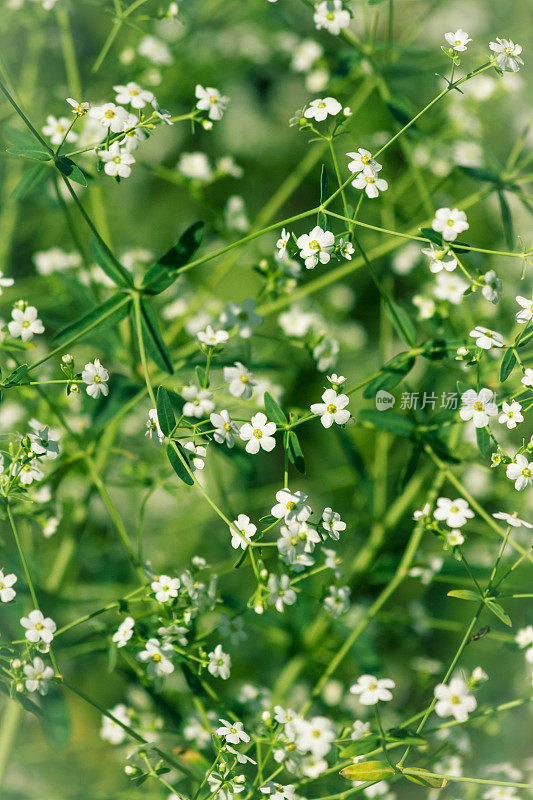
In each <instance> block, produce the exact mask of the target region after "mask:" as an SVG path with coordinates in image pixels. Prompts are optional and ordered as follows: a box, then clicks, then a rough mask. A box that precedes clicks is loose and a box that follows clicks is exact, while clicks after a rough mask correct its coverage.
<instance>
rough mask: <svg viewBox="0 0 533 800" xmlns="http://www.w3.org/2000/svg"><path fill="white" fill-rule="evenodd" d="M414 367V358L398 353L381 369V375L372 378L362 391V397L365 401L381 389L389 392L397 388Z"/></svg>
mask: <svg viewBox="0 0 533 800" xmlns="http://www.w3.org/2000/svg"><path fill="white" fill-rule="evenodd" d="M414 365H415V359H414V358H406V355H405V353H399V354H398V355H397V356H395V357H394V358H392V359H391V360H390V361H388V362H387V363H386V364H384V366H383V367H382V368H381V374H380V375H378V377H377V378H374V380H373V381H371V382H370V383H369V384H368V385H367V386H365V389H364V391H363V397H365V398H366V399H368V398H370V397H375V395H376V393H377V392H379V391H380V389H381V390H383V389H385V390H386V391H390V390H391V389H394V387H395V386H397V385H398V384H399V383H400V381H402V380H403V378H405V376H406V375H407V374H408V373H409V372H410V371H411V369H412V368H413V367H414Z"/></svg>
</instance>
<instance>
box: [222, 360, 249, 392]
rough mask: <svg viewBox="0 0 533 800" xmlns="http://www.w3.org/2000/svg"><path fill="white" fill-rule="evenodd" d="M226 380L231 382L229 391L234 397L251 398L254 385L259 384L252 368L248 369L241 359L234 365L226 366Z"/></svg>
mask: <svg viewBox="0 0 533 800" xmlns="http://www.w3.org/2000/svg"><path fill="white" fill-rule="evenodd" d="M224 380H225V381H226V383H229V387H228V391H229V393H230V394H231V395H232V396H233V397H240V398H242V400H249V399H250V397H251V396H252V392H253V387H254V386H256V385H257V381H255V380H254V377H253V375H252V373H251V372H250V370H248V369H246V367H245V366H244V364H241V362H240V361H236V362H235V364H234V366H233V367H224Z"/></svg>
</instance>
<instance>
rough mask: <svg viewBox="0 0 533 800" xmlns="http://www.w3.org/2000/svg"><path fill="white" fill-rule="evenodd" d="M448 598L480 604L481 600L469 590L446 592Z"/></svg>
mask: <svg viewBox="0 0 533 800" xmlns="http://www.w3.org/2000/svg"><path fill="white" fill-rule="evenodd" d="M448 597H457V598H458V599H459V600H475V601H476V603H479V602H481V600H482V599H483V598H482V597H480V596H479V594H477V593H476V592H471V591H470V590H469V589H452V590H451V591H450V592H448Z"/></svg>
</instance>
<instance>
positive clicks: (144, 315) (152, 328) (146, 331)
mask: <svg viewBox="0 0 533 800" xmlns="http://www.w3.org/2000/svg"><path fill="white" fill-rule="evenodd" d="M141 324H142V331H143V340H144V345H145V347H146V350H147V351H148V354H149V355H150V357H151V358H152V360H153V361H154V363H155V364H157V366H158V367H159V369H162V370H164V371H165V372H168V373H169V375H173V374H174V367H173V366H172V359H171V358H170V353H169V352H168V348H167V346H166V344H165V340H164V339H163V336H162V335H161V331H160V330H159V325H158V324H157V319H156V316H155V314H154V312H153V311H152V309H151V308H150V306H149V305H147V304H146V303H143V302H142V301H141Z"/></svg>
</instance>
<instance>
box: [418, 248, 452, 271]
mask: <svg viewBox="0 0 533 800" xmlns="http://www.w3.org/2000/svg"><path fill="white" fill-rule="evenodd" d="M422 253H423V254H424V255H425V256H427V257H428V258H429V269H430V271H431V272H434V273H437V272H440V271H441V270H443V269H445V270H446V272H453V271H454V269H455V268H456V266H457V259H456V258H454V257H453V255H452V254H451V253H450V252H449V250H448V249H447V248H442V247H436V245H434V244H430V245H429V247H423V248H422ZM448 254H449V256H450V257H449V258H446V256H447V255H448Z"/></svg>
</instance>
